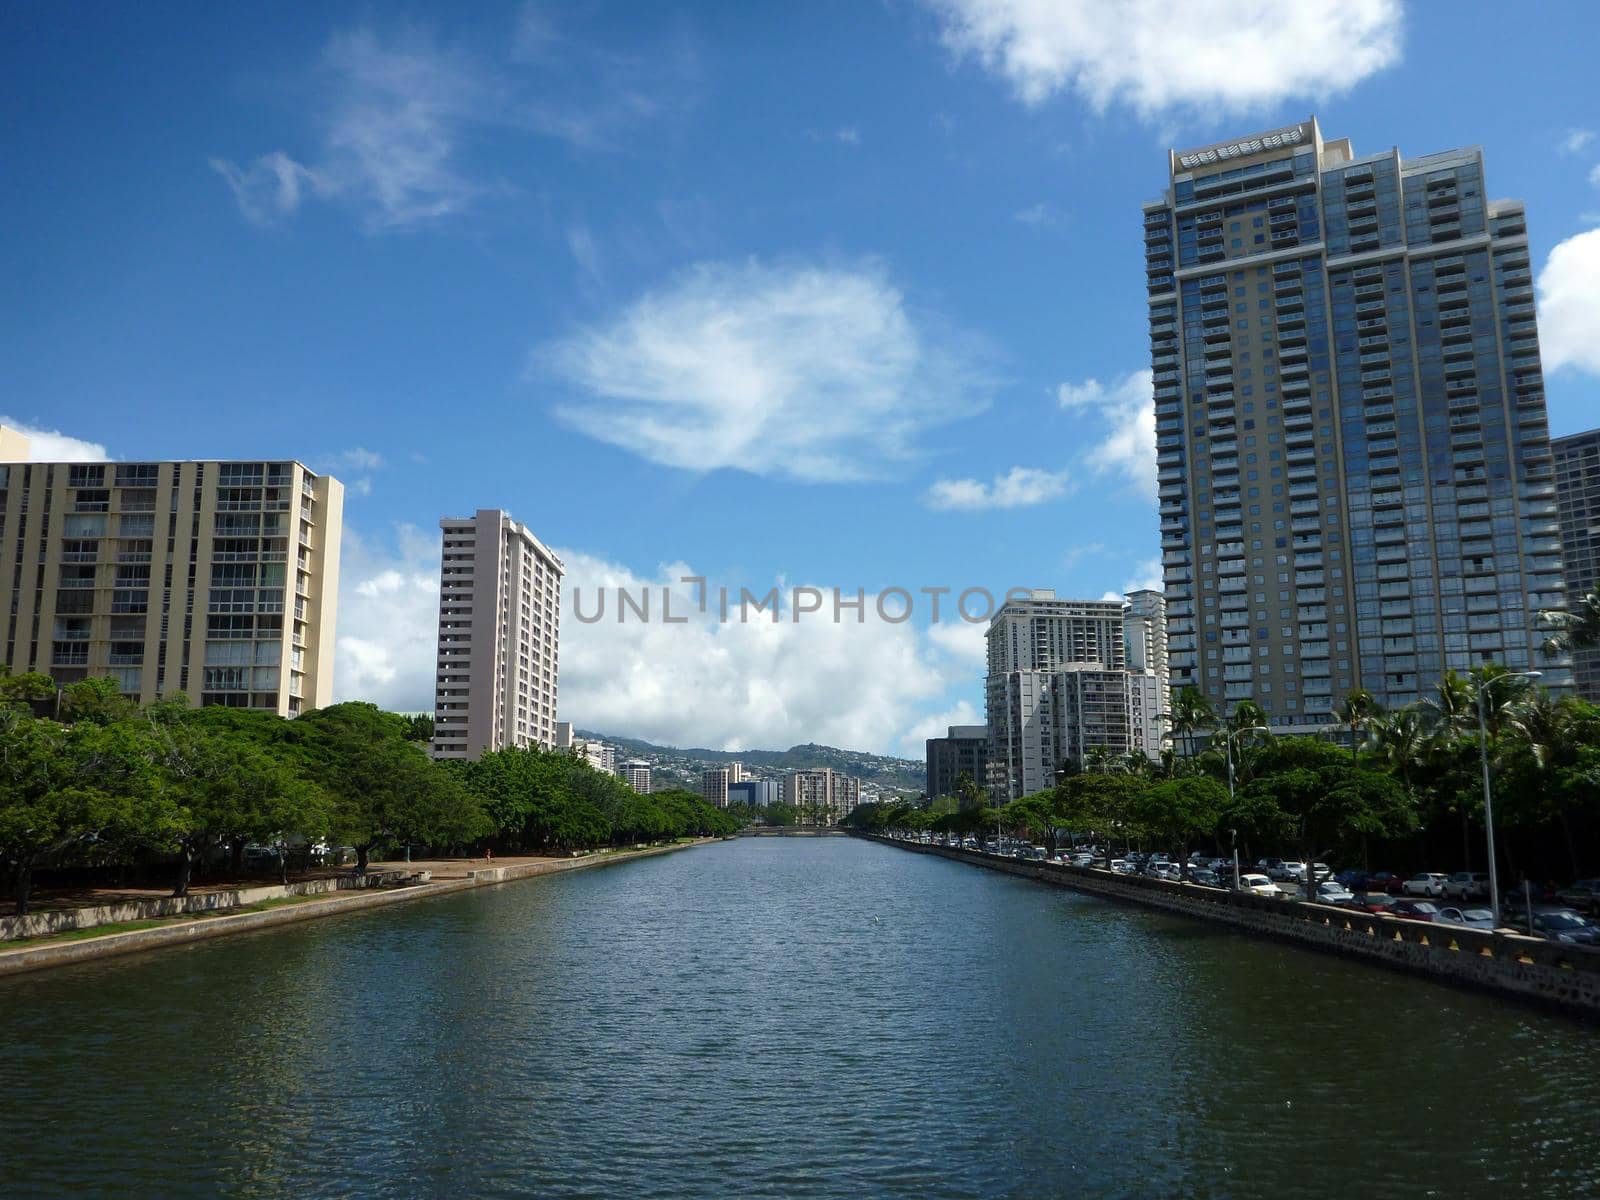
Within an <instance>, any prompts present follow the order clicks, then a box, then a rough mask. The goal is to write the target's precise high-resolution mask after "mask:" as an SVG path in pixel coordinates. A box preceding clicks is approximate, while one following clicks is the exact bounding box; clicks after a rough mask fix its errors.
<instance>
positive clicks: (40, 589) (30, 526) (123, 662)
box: [0, 426, 344, 717]
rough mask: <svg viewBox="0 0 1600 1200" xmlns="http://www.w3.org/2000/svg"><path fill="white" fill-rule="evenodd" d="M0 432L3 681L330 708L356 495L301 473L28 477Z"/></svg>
mask: <svg viewBox="0 0 1600 1200" xmlns="http://www.w3.org/2000/svg"><path fill="white" fill-rule="evenodd" d="M31 450H32V447H31V443H30V440H29V439H28V438H27V437H26V436H24V435H22V434H21V433H19V432H18V431H17V430H15V429H10V428H6V427H4V426H0V546H4V547H5V552H4V555H3V556H0V561H3V563H4V569H3V570H0V612H3V613H7V614H9V620H10V626H9V633H8V634H7V635H6V641H5V657H4V659H3V660H0V661H3V663H4V665H5V666H6V667H8V668H10V670H11V671H12V672H13V673H15V674H19V675H20V674H22V673H24V672H27V671H37V672H40V673H42V674H45V675H49V676H50V677H51V679H53V680H54V681H55V682H56V684H57V685H62V684H68V683H76V682H77V681H79V680H81V679H86V678H89V677H90V676H96V677H109V678H111V679H114V680H116V683H117V686H118V688H119V689H120V690H121V691H122V693H123V695H125V696H127V697H128V698H129V699H130V700H134V701H137V702H139V703H142V704H148V703H150V702H151V701H153V700H155V699H157V698H158V697H162V696H171V695H174V694H176V693H182V694H183V695H185V696H187V697H188V699H189V702H190V703H191V704H193V705H195V706H196V707H199V706H201V705H222V706H224V707H228V708H255V709H262V710H265V711H267V712H275V713H277V714H279V715H280V716H284V717H294V716H298V715H299V714H300V713H301V712H304V711H306V710H308V709H313V708H321V707H323V706H324V705H327V704H329V703H331V702H332V699H333V651H334V621H335V617H336V612H337V607H338V595H339V537H340V528H341V523H342V520H343V516H344V486H343V485H342V484H341V483H340V482H339V481H338V480H337V479H334V478H333V477H332V476H329V475H318V474H316V473H315V472H313V471H311V470H309V469H307V468H306V467H305V466H303V465H302V464H300V463H298V462H293V461H254V462H220V461H199V462H119V463H105V462H93V463H64V462H63V463H46V462H30V461H29V458H30V454H31Z"/></svg>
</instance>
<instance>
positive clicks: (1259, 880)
mask: <svg viewBox="0 0 1600 1200" xmlns="http://www.w3.org/2000/svg"><path fill="white" fill-rule="evenodd" d="M1239 890H1240V891H1241V892H1249V893H1250V894H1251V895H1252V896H1278V895H1281V894H1282V893H1281V892H1280V891H1279V890H1278V885H1277V884H1275V883H1273V882H1272V880H1270V879H1268V878H1267V877H1266V876H1265V875H1254V874H1251V875H1241V876H1239Z"/></svg>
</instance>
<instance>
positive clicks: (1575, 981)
mask: <svg viewBox="0 0 1600 1200" xmlns="http://www.w3.org/2000/svg"><path fill="white" fill-rule="evenodd" d="M870 840H872V841H876V842H881V843H883V844H884V845H886V846H894V847H896V848H898V849H902V850H909V851H912V852H915V853H918V854H933V855H937V856H938V857H940V858H949V859H954V860H956V861H958V862H965V863H970V864H971V865H973V866H976V867H984V868H987V869H988V870H991V871H1000V872H1002V873H1003V874H1007V875H1018V876H1021V877H1023V878H1025V879H1037V880H1040V881H1041V882H1044V883H1051V884H1055V885H1056V886H1058V887H1066V888H1071V889H1073V890H1074V891H1079V892H1087V893H1089V894H1091V895H1095V896H1103V897H1105V898H1106V899H1110V900H1119V901H1122V902H1124V903H1129V904H1140V905H1143V906H1145V907H1146V908H1154V909H1159V910H1161V911H1163V912H1171V913H1178V914H1180V915H1183V916H1187V917H1193V918H1196V919H1198V920H1202V921H1212V922H1215V923H1218V924H1223V925H1229V926H1232V927H1233V928H1235V929H1239V930H1243V931H1245V932H1248V933H1255V934H1262V935H1265V936H1267V937H1272V938H1276V939H1278V940H1280V941H1287V942H1293V943H1295V944H1296V945H1300V946H1309V947H1311V948H1313V949H1316V950H1323V951H1328V952H1332V953H1335V954H1343V955H1347V956H1349V957H1351V958H1359V959H1362V960H1363V961H1366V962H1371V963H1377V964H1379V965H1380V966H1385V967H1389V968H1391V969H1393V970H1399V971H1406V972H1408V973H1410V974H1414V975H1421V976H1425V977H1427V978H1430V979H1435V980H1438V981H1440V982H1444V983H1452V984H1457V985H1460V986H1465V987H1472V988H1478V989H1480V990H1484V991H1490V992H1495V993H1497V994H1499V995H1504V996H1513V997H1516V998H1517V999H1520V1000H1531V1001H1534V1002H1536V1003H1539V1004H1545V1005H1550V1006H1552V1007H1555V1008H1559V1009H1562V1010H1564V1011H1566V1012H1569V1013H1573V1014H1575V1015H1578V1016H1583V1017H1587V1018H1589V1019H1590V1020H1596V1019H1600V948H1591V947H1588V946H1568V945H1562V944H1560V943H1557V942H1547V941H1543V940H1541V939H1538V938H1529V937H1523V936H1521V935H1519V934H1514V933H1502V932H1490V931H1487V930H1480V929H1458V928H1455V927H1453V926H1449V925H1434V924H1431V923H1429V922H1426V921H1407V920H1402V919H1400V918H1397V917H1385V916H1375V915H1372V914H1368V913H1358V912H1352V911H1351V910H1349V909H1344V908H1334V907H1331V906H1329V905H1324V904H1307V903H1305V902H1304V901H1297V900H1274V899H1268V898H1267V897H1264V896H1252V895H1241V894H1239V893H1235V892H1223V891H1217V890H1215V889H1212V888H1201V887H1196V886H1193V885H1185V884H1180V883H1173V882H1170V881H1168V880H1165V879H1147V878H1144V877H1142V876H1123V875H1113V874H1111V873H1110V872H1108V871H1104V870H1100V869H1098V868H1091V867H1073V866H1066V865H1063V864H1058V863H1045V862H1037V861H1028V860H1022V859H1013V858H999V857H996V856H995V855H992V854H980V853H977V852H976V851H972V850H956V849H952V848H950V847H947V846H934V845H924V844H922V843H919V842H902V841H896V840H895V839H893V838H877V837H874V838H871V839H870Z"/></svg>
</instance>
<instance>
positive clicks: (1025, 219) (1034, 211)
mask: <svg viewBox="0 0 1600 1200" xmlns="http://www.w3.org/2000/svg"><path fill="white" fill-rule="evenodd" d="M1011 219H1012V220H1013V221H1018V222H1020V223H1021V224H1023V225H1026V226H1028V227H1029V228H1030V229H1056V228H1059V227H1060V226H1062V225H1065V224H1066V223H1067V214H1066V213H1065V212H1063V211H1062V210H1061V209H1059V208H1057V207H1056V206H1055V205H1054V204H1051V203H1050V202H1049V201H1047V200H1041V201H1039V203H1037V204H1030V205H1029V206H1028V207H1027V208H1024V209H1021V210H1019V211H1017V212H1015V213H1012V214H1011Z"/></svg>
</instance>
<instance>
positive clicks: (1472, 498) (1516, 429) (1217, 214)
mask: <svg viewBox="0 0 1600 1200" xmlns="http://www.w3.org/2000/svg"><path fill="white" fill-rule="evenodd" d="M1168 166H1169V171H1168V180H1167V188H1166V192H1165V194H1164V195H1163V197H1162V198H1161V199H1159V200H1156V201H1152V202H1150V203H1148V204H1146V205H1145V206H1144V233H1145V269H1146V279H1147V283H1148V289H1149V307H1150V336H1151V352H1152V366H1153V368H1154V384H1155V413H1156V446H1157V463H1158V469H1159V492H1160V514H1161V533H1162V561H1163V563H1164V566H1165V584H1166V599H1167V619H1168V631H1169V647H1170V655H1171V668H1172V686H1173V687H1174V688H1181V687H1188V686H1193V687H1195V688H1198V689H1199V690H1200V691H1201V692H1202V693H1203V694H1204V695H1205V696H1206V697H1207V698H1209V699H1210V700H1211V701H1212V702H1213V703H1214V704H1216V705H1217V706H1218V707H1219V708H1221V709H1223V710H1226V709H1228V708H1230V707H1231V706H1232V705H1233V704H1234V703H1236V702H1237V701H1240V700H1246V699H1249V700H1254V701H1256V702H1257V703H1258V704H1260V705H1261V706H1262V707H1263V708H1265V709H1266V710H1267V711H1268V713H1269V714H1271V719H1272V721H1273V722H1274V723H1275V724H1283V725H1294V726H1304V727H1316V726H1321V725H1326V724H1328V723H1330V722H1331V720H1332V716H1331V714H1332V712H1333V709H1334V707H1335V705H1336V704H1337V703H1338V701H1339V699H1340V698H1341V697H1342V696H1343V695H1345V694H1347V693H1348V692H1350V691H1352V690H1353V689H1355V688H1357V687H1364V688H1366V689H1367V690H1369V691H1370V692H1372V693H1373V695H1374V696H1375V697H1376V698H1377V699H1378V700H1379V701H1380V702H1381V703H1383V704H1385V705H1388V706H1391V707H1393V706H1398V705H1402V704H1405V703H1408V702H1410V701H1414V700H1417V699H1419V698H1420V697H1422V696H1424V695H1425V694H1426V693H1428V692H1429V691H1430V689H1432V688H1433V687H1434V685H1435V684H1436V682H1437V681H1438V679H1439V678H1440V676H1441V675H1442V674H1443V672H1444V671H1445V670H1446V669H1448V668H1455V669H1458V670H1461V669H1466V668H1470V667H1472V666H1475V665H1476V664H1477V663H1479V662H1480V661H1481V660H1482V659H1483V658H1485V657H1492V658H1494V659H1495V660H1497V661H1499V662H1502V663H1504V664H1506V665H1507V666H1508V667H1511V668H1514V669H1526V668H1529V667H1532V666H1534V665H1535V662H1536V657H1537V651H1538V648H1539V645H1540V641H1541V635H1540V634H1539V633H1538V632H1537V631H1536V629H1535V621H1534V616H1535V614H1536V612H1537V611H1538V610H1540V609H1553V608H1559V607H1562V606H1563V604H1564V599H1563V597H1564V586H1563V581H1562V576H1561V546H1560V539H1559V538H1558V536H1557V531H1556V517H1555V480H1554V469H1553V464H1552V460H1551V454H1550V440H1549V435H1548V429H1547V425H1546V417H1545V401H1544V383H1543V376H1542V372H1541V368H1540V363H1539V337H1538V331H1537V328H1536V325H1535V321H1534V311H1533V280H1532V273H1531V269H1530V263H1529V256H1528V239H1527V230H1526V225H1525V221H1524V216H1523V209H1522V205H1521V204H1520V203H1517V202H1515V201H1507V200H1494V201H1491V200H1488V199H1487V198H1486V196H1487V193H1486V189H1485V180H1484V166H1483V155H1482V153H1481V152H1480V151H1479V150H1477V149H1475V148H1472V149H1464V150H1452V151H1447V152H1445V153H1442V154H1432V155H1427V156H1425V157H1422V158H1415V159H1403V158H1401V157H1400V154H1399V152H1398V151H1397V150H1392V149H1391V150H1386V151H1383V152H1381V153H1378V154H1371V155H1365V156H1360V157H1358V156H1357V155H1356V154H1355V152H1354V151H1353V150H1352V148H1351V146H1350V143H1349V141H1348V140H1346V139H1339V140H1335V141H1324V140H1323V137H1322V133H1321V130H1320V129H1319V128H1318V126H1317V123H1316V120H1315V118H1313V119H1311V120H1309V121H1306V122H1304V123H1302V124H1299V125H1291V126H1288V127H1286V128H1282V129H1275V130H1272V131H1270V132H1266V133H1261V134H1257V135H1254V136H1251V137H1247V138H1240V139H1236V140H1232V141H1228V142H1222V143H1218V144H1215V145H1211V146H1203V147H1200V148H1198V149H1195V150H1187V151H1183V152H1173V153H1171V154H1170V156H1169V163H1168ZM1538 665H1540V666H1542V667H1543V668H1544V670H1545V682H1546V683H1547V684H1550V685H1553V686H1554V687H1556V688H1560V687H1562V686H1563V685H1564V684H1566V683H1567V682H1568V679H1567V675H1566V672H1565V671H1564V670H1562V669H1561V668H1560V666H1559V664H1558V665H1557V666H1556V667H1555V668H1554V669H1552V668H1551V667H1550V666H1549V665H1547V664H1545V663H1544V662H1543V661H1540V662H1539V664H1538Z"/></svg>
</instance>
